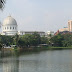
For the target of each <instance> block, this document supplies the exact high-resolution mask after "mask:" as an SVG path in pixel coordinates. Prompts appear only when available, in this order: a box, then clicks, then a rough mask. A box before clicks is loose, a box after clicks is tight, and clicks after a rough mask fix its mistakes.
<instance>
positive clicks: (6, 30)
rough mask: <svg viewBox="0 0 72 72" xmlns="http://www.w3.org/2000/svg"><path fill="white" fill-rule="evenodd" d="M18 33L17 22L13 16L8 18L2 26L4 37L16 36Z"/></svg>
mask: <svg viewBox="0 0 72 72" xmlns="http://www.w3.org/2000/svg"><path fill="white" fill-rule="evenodd" d="M16 33H18V31H17V22H16V20H15V19H14V18H12V17H11V16H8V17H7V18H6V19H5V20H4V21H3V24H2V35H15V34H16Z"/></svg>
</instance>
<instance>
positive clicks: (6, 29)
mask: <svg viewBox="0 0 72 72" xmlns="http://www.w3.org/2000/svg"><path fill="white" fill-rule="evenodd" d="M17 27H18V25H17V22H16V20H15V19H14V18H13V17H11V16H8V17H7V18H5V19H4V21H3V24H2V33H1V35H15V34H18V35H25V34H33V33H34V32H37V33H38V34H40V36H45V32H43V31H18V29H17Z"/></svg>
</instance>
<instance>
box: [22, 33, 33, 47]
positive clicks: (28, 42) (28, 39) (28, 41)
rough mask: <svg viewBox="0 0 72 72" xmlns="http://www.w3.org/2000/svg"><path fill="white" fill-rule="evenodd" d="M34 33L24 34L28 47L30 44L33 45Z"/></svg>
mask: <svg viewBox="0 0 72 72" xmlns="http://www.w3.org/2000/svg"><path fill="white" fill-rule="evenodd" d="M32 39H33V38H32V35H31V34H25V35H24V36H23V40H24V42H25V45H26V46H27V47H29V46H31V45H32Z"/></svg>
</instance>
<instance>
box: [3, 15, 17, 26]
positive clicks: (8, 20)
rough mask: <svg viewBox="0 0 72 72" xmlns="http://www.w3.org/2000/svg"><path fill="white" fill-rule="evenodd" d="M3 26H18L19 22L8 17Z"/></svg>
mask: <svg viewBox="0 0 72 72" xmlns="http://www.w3.org/2000/svg"><path fill="white" fill-rule="evenodd" d="M3 25H17V22H16V20H15V19H14V18H12V17H11V16H8V17H7V18H6V19H4V21H3Z"/></svg>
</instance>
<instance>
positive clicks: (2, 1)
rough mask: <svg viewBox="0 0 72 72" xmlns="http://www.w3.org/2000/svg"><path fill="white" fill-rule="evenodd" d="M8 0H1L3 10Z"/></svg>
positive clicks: (0, 6)
mask: <svg viewBox="0 0 72 72" xmlns="http://www.w3.org/2000/svg"><path fill="white" fill-rule="evenodd" d="M5 3H6V0H0V9H1V10H3V8H4V5H5Z"/></svg>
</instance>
